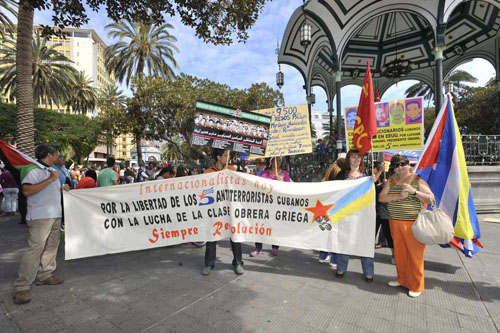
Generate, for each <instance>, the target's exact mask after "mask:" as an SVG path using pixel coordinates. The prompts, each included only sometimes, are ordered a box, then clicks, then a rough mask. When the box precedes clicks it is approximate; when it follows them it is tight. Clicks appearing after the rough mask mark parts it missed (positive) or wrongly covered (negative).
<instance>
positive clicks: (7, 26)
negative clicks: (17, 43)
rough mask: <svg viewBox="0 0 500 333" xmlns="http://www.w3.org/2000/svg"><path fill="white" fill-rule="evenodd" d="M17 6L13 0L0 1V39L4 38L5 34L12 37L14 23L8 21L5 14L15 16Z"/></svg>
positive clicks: (14, 29)
mask: <svg viewBox="0 0 500 333" xmlns="http://www.w3.org/2000/svg"><path fill="white" fill-rule="evenodd" d="M16 7H17V4H16V2H15V1H13V0H0V9H1V10H0V37H1V38H4V37H5V36H6V35H7V34H9V35H12V34H13V33H14V32H15V31H16V27H15V25H14V23H12V21H11V20H10V18H9V16H7V14H6V13H4V10H5V12H7V13H10V14H11V15H12V16H17V12H16Z"/></svg>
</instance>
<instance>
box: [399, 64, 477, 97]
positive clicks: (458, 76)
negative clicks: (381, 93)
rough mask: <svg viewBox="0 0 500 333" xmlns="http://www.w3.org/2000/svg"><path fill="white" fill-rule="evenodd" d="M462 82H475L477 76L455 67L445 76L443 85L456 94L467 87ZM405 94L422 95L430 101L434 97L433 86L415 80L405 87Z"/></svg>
mask: <svg viewBox="0 0 500 333" xmlns="http://www.w3.org/2000/svg"><path fill="white" fill-rule="evenodd" d="M463 82H468V83H476V82H477V78H476V77H474V76H473V75H471V74H469V73H468V72H466V71H463V70H461V69H456V70H454V71H453V72H451V73H450V75H448V77H447V78H445V80H444V82H443V85H444V86H445V87H447V89H448V88H451V93H452V94H453V95H454V96H458V95H460V94H461V92H462V90H463V89H466V88H467V87H468V86H466V85H464V84H462V83H463ZM405 96H406V97H407V98H410V97H417V96H423V97H424V100H426V101H430V100H433V99H434V87H431V86H429V85H428V84H427V83H424V82H417V83H415V84H414V85H412V86H410V87H409V88H408V89H406V91H405Z"/></svg>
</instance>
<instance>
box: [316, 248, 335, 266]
mask: <svg viewBox="0 0 500 333" xmlns="http://www.w3.org/2000/svg"><path fill="white" fill-rule="evenodd" d="M328 256H330V264H337V254H336V253H333V252H325V251H319V256H318V259H319V260H325V259H326V258H328Z"/></svg>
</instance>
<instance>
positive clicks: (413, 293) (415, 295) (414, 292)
mask: <svg viewBox="0 0 500 333" xmlns="http://www.w3.org/2000/svg"><path fill="white" fill-rule="evenodd" d="M420 294H422V292H421V291H411V290H410V291H409V292H408V296H410V297H413V298H417V297H418V296H420Z"/></svg>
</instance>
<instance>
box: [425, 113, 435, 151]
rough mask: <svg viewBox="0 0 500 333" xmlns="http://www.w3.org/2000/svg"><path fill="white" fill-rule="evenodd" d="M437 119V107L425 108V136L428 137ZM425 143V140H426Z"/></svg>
mask: <svg viewBox="0 0 500 333" xmlns="http://www.w3.org/2000/svg"><path fill="white" fill-rule="evenodd" d="M435 120H436V109H435V108H434V107H431V108H424V130H425V133H424V137H425V138H427V137H428V136H429V133H430V132H431V129H432V126H434V121H435ZM424 143H425V142H424Z"/></svg>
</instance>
